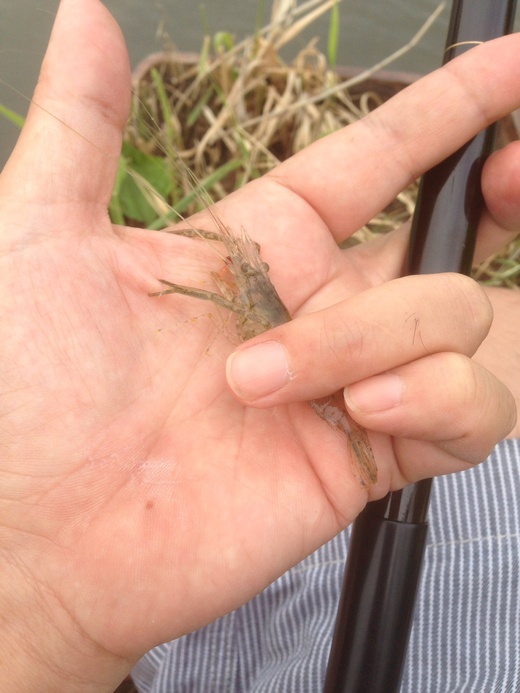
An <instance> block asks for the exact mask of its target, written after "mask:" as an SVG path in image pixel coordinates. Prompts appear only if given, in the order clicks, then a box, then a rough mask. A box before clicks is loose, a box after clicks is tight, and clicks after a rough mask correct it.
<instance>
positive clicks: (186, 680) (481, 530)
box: [134, 440, 520, 693]
mask: <svg viewBox="0 0 520 693" xmlns="http://www.w3.org/2000/svg"><path fill="white" fill-rule="evenodd" d="M348 539H349V532H348V530H347V531H345V532H343V533H342V534H340V535H339V536H338V537H336V538H335V539H334V540H333V541H331V542H329V543H328V544H326V545H325V546H323V547H322V548H321V549H319V550H318V551H316V552H315V553H314V554H312V555H311V556H309V557H308V558H307V559H306V560H304V561H303V562H302V563H300V564H299V565H297V566H296V567H295V568H293V569H292V570H290V571H288V572H287V573H286V574H285V575H283V576H282V577H281V578H280V579H279V580H277V581H276V582H274V583H273V584H272V585H270V586H269V587H268V588H267V589H266V590H265V591H264V592H263V593H262V594H260V595H259V596H258V597H256V598H255V599H253V600H252V601H251V602H249V603H248V604H246V605H245V606H243V607H242V608H240V609H238V610H237V611H235V612H233V613H232V614H229V615H228V616H225V617H224V618H221V619H219V620H218V621H216V622H215V623H213V624H211V625H210V626H208V627H207V628H204V629H202V630H200V631H197V632H196V633H192V634H190V635H187V636H185V637H183V638H180V639H178V640H176V641H174V642H172V643H168V644H165V645H162V646H161V647H157V648H156V649H154V650H153V651H152V652H150V653H148V655H146V656H145V657H144V658H143V659H142V660H141V661H140V662H139V664H138V665H137V667H136V669H135V671H134V679H135V682H136V685H137V687H138V689H139V691H141V692H142V693H285V692H287V693H319V692H320V691H321V689H322V686H323V680H324V676H325V669H326V664H327V658H328V653H329V648H330V641H331V637H332V632H333V628H334V619H335V614H336V609H337V604H338V599H339V593H340V589H341V584H342V579H343V571H344V564H345V556H346V552H347V547H348ZM519 548H520V440H512V441H511V440H510V441H504V442H503V443H501V444H500V445H499V446H498V447H497V448H496V450H495V451H494V453H493V455H491V457H490V459H489V460H488V461H487V462H485V463H484V464H483V465H480V466H479V467H477V468H475V469H472V470H471V471H468V472H464V473H463V474H456V475H452V476H446V477H442V478H439V479H437V480H436V481H435V483H434V494H433V498H432V503H431V508H430V533H429V541H428V546H427V549H426V557H425V563H424V572H423V578H422V584H421V590H420V594H419V598H418V604H417V608H416V614H415V620H414V626H413V630H412V636H411V642H410V647H409V652H408V659H407V662H406V667H405V674H404V680H403V685H402V689H401V690H402V693H470V692H471V693H520V593H519V582H520V580H519V578H520V551H519Z"/></svg>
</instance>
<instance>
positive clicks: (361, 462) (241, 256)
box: [150, 213, 377, 486]
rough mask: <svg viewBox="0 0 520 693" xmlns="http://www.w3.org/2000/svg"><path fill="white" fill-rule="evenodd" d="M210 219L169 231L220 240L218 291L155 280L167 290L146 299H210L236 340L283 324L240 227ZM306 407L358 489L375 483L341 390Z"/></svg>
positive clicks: (256, 251)
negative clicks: (346, 460)
mask: <svg viewBox="0 0 520 693" xmlns="http://www.w3.org/2000/svg"><path fill="white" fill-rule="evenodd" d="M212 218H213V220H214V222H215V224H216V226H217V228H218V233H217V232H213V231H203V230H199V229H194V228H188V229H178V230H173V231H169V233H175V234H178V235H182V236H187V237H190V238H204V239H206V240H210V241H220V242H221V243H223V244H224V247H225V248H226V251H227V253H228V257H226V258H225V260H224V262H225V268H224V269H225V270H226V273H227V277H223V276H221V275H219V274H217V273H212V276H213V279H214V280H215V282H216V284H217V286H218V288H219V290H220V292H221V293H220V294H219V293H216V292H214V291H206V290H204V289H195V288H192V287H187V286H183V285H181V284H174V283H173V282H170V281H168V280H166V279H160V280H159V281H160V282H161V283H162V284H164V285H165V286H166V287H167V288H166V289H164V290H163V291H157V292H154V293H152V294H150V296H164V295H165V294H171V293H176V294H182V295H184V296H191V297H193V298H199V299H203V300H206V301H211V302H212V303H214V304H215V305H217V306H221V307H222V308H225V309H226V310H229V311H231V312H233V313H235V315H236V316H237V321H236V329H237V334H238V336H239V338H240V339H241V340H242V341H245V340H246V339H251V338H252V337H256V336H257V335H259V334H262V333H263V332H266V331H267V330H270V329H271V328H273V327H277V326H278V325H282V324H284V323H286V322H289V320H291V315H290V313H289V311H288V310H287V308H286V307H285V305H284V303H283V301H282V299H281V298H280V296H279V295H278V292H277V291H276V289H275V287H274V285H273V283H272V282H271V279H270V277H269V266H268V265H267V263H265V262H264V261H263V260H262V258H261V257H260V246H259V245H258V243H255V242H254V241H253V240H252V239H251V238H250V237H249V236H248V235H247V233H246V232H245V230H244V229H241V232H240V235H238V236H235V235H234V234H232V233H231V232H230V230H229V229H228V228H227V226H226V225H225V224H224V223H223V222H222V221H221V220H220V219H218V218H217V217H216V215H215V214H214V213H213V214H212ZM309 404H310V405H311V407H312V408H313V410H314V411H315V413H316V414H317V415H318V416H319V417H320V418H321V419H323V420H324V421H326V422H327V423H328V424H329V426H331V427H332V428H334V429H337V430H339V431H341V432H342V433H343V434H344V435H345V436H346V437H347V439H348V441H349V443H350V446H351V449H352V452H353V453H354V459H353V461H354V464H355V470H356V473H357V476H358V479H359V482H360V483H361V485H362V486H369V485H372V484H374V483H375V482H376V481H377V465H376V462H375V459H374V454H373V452H372V447H371V445H370V441H369V439H368V435H367V432H366V430H365V429H364V428H363V427H362V426H360V425H359V424H357V423H356V422H355V421H354V420H353V419H352V417H351V416H350V415H349V413H348V412H347V410H346V408H345V405H344V401H343V392H342V390H339V391H338V392H336V393H335V394H333V395H330V396H328V397H321V398H320V399H315V400H312V401H311V402H309Z"/></svg>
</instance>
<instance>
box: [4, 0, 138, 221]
mask: <svg viewBox="0 0 520 693" xmlns="http://www.w3.org/2000/svg"><path fill="white" fill-rule="evenodd" d="M129 104H130V66H129V60H128V54H127V51H126V47H125V43H124V39H123V36H122V34H121V31H120V29H119V27H118V25H117V23H116V22H115V20H114V19H113V17H112V16H111V15H110V13H109V12H108V10H107V9H106V8H105V7H104V5H103V4H102V3H101V2H100V1H99V0H61V4H60V7H59V10H58V14H57V16H56V21H55V23H54V28H53V31H52V34H51V38H50V41H49V46H48V48H47V52H46V55H45V58H44V61H43V65H42V68H41V72H40V77H39V80H38V84H37V87H36V90H35V93H34V97H33V100H32V103H31V107H30V109H29V114H28V116H27V121H26V124H25V126H24V128H23V130H22V133H21V135H20V138H19V141H18V143H17V145H16V148H15V150H14V152H13V154H12V156H11V159H10V160H9V162H8V164H7V166H6V167H5V168H4V172H3V174H2V179H1V193H2V194H3V195H9V194H12V195H15V196H16V197H17V198H18V200H19V199H20V196H23V197H24V198H28V200H27V201H28V202H29V203H30V205H32V206H33V207H34V208H35V209H36V208H37V207H38V203H41V204H42V205H45V206H46V207H48V206H49V205H52V204H55V203H59V204H63V203H64V202H66V203H72V204H80V205H90V206H92V205H94V206H96V207H101V208H103V212H104V213H106V208H107V206H108V203H109V201H110V196H111V193H112V187H113V184H114V180H115V175H116V172H117V166H118V161H119V153H120V148H121V133H122V129H123V126H124V123H125V121H126V118H127V116H128V111H129Z"/></svg>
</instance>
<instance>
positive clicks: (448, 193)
mask: <svg viewBox="0 0 520 693" xmlns="http://www.w3.org/2000/svg"><path fill="white" fill-rule="evenodd" d="M515 6H516V0H454V2H453V6H452V11H451V19H450V26H449V30H448V36H447V42H446V52H445V55H444V61H443V62H444V63H445V62H448V61H449V60H451V59H452V58H454V57H456V56H457V55H460V54H461V53H463V52H465V51H466V50H469V49H470V48H472V47H473V45H474V44H475V42H480V41H488V40H490V39H493V38H497V37H498V36H502V35H504V34H506V33H509V32H511V31H512V26H513V20H514V14H515ZM466 42H467V43H466ZM494 134H495V127H494V126H491V127H490V128H487V129H486V130H484V131H483V132H481V133H480V134H478V135H477V136H476V137H474V138H473V139H472V140H471V141H470V142H468V143H467V144H466V145H465V146H464V147H462V148H461V149H459V150H458V151H457V152H455V153H454V154H452V155H451V156H450V157H449V158H448V159H446V160H445V161H443V162H442V163H440V164H438V165H437V166H436V167H434V168H433V169H432V170H431V171H429V172H428V173H427V174H426V175H425V176H424V177H423V180H422V183H421V186H420V190H419V197H418V201H417V206H416V210H415V213H414V218H413V223H412V232H411V241H410V253H409V258H408V266H407V268H406V273H407V274H430V273H435V272H450V271H453V272H462V273H465V274H468V273H469V272H470V270H471V263H472V258H473V250H474V246H475V238H476V232H477V226H478V222H479V219H480V216H481V213H482V211H483V205H484V202H483V197H482V192H481V188H480V176H481V172H482V167H483V165H484V161H485V159H486V157H487V156H488V155H489V153H490V152H491V150H492V147H493V142H494ZM431 483H432V481H431V479H427V480H425V481H421V482H419V483H417V484H412V485H411V486H408V487H407V488H405V489H403V490H402V491H399V492H396V493H390V494H388V495H387V496H386V497H385V498H383V499H382V500H380V501H376V502H373V503H369V504H368V505H367V507H366V508H365V510H364V511H363V512H362V513H361V514H360V516H359V517H358V519H357V520H356V521H355V523H354V526H353V531H352V538H351V542H350V547H349V554H348V559H347V567H346V571H345V579H344V584H343V590H342V595H341V599H340V605H339V609H338V617H337V621H336V628H335V632H334V638H333V642H332V648H331V653H330V659H329V665H328V670H327V676H326V680H325V687H324V693H397V691H399V688H400V684H401V678H402V673H403V668H404V662H405V657H406V649H407V646H408V639H409V634H410V630H411V624H412V618H413V610H414V603H415V596H416V593H417V588H418V585H419V578H420V570H421V563H422V558H423V554H424V548H425V544H426V535H427V522H426V519H427V512H428V503H429V497H430V489H431Z"/></svg>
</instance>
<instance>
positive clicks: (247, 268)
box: [240, 262, 255, 277]
mask: <svg viewBox="0 0 520 693" xmlns="http://www.w3.org/2000/svg"><path fill="white" fill-rule="evenodd" d="M240 269H241V271H242V274H245V275H246V277H251V276H252V275H253V274H254V273H255V271H254V269H253V268H252V267H251V265H250V264H249V262H243V263H242V264H241V265H240Z"/></svg>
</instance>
